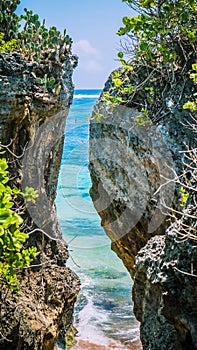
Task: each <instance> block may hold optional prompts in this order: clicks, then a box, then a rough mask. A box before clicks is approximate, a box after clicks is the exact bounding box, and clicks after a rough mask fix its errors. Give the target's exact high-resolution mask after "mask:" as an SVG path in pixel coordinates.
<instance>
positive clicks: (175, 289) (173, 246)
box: [89, 70, 197, 350]
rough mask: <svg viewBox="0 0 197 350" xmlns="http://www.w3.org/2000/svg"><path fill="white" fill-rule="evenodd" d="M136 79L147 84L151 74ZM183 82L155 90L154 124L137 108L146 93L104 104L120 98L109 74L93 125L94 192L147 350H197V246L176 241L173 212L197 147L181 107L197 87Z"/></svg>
mask: <svg viewBox="0 0 197 350" xmlns="http://www.w3.org/2000/svg"><path fill="white" fill-rule="evenodd" d="M133 74H138V77H139V79H138V83H139V86H142V85H143V83H142V84H141V85H140V81H142V82H143V81H146V78H145V77H143V78H142V77H141V75H143V74H144V72H143V71H139V70H138V71H137V73H136V72H135V73H133ZM176 78H177V79H176V84H175V85H174V87H173V89H172V90H170V85H169V88H168V89H167V88H166V86H167V85H165V84H166V82H163V84H164V85H163V86H162V85H160V86H159V87H158V85H157V84H156V85H155V87H156V90H155V91H157V94H158V95H157V96H155V101H156V103H155V105H154V102H153V109H155V111H156V113H155V114H156V115H157V117H156V118H155V119H154V120H151V119H147V118H146V116H145V115H144V114H143V113H141V111H140V108H138V106H140V105H142V102H144V100H145V98H146V96H145V94H146V92H145V90H143V89H141V91H139V92H138V93H136V94H134V99H133V101H131V103H128V104H127V105H126V106H125V105H122V106H121V105H119V106H115V107H114V106H112V105H110V103H108V104H106V103H104V102H103V96H104V94H105V93H106V92H110V93H111V96H113V94H114V95H115V92H114V91H113V86H112V79H111V77H110V78H109V80H108V81H107V83H106V85H105V88H104V90H103V92H102V94H101V96H100V99H99V101H98V102H97V104H96V106H95V108H94V112H93V115H92V120H91V123H90V167H89V168H90V175H91V179H92V188H91V191H90V193H91V197H92V200H93V203H94V206H95V208H96V209H97V211H98V213H99V215H100V217H101V225H102V226H103V228H104V230H105V231H106V233H107V235H108V236H109V237H110V239H111V241H112V249H113V250H114V251H115V252H116V253H117V255H118V256H119V257H120V258H121V259H122V261H123V263H124V264H125V266H126V267H127V269H128V271H129V272H130V274H131V276H132V278H133V280H134V287H133V301H134V312H135V315H136V317H137V319H138V320H139V321H140V322H141V340H142V344H143V348H144V349H145V350H158V349H161V350H166V349H174V350H175V349H177V350H178V349H180V350H181V349H182V350H183V349H184V350H186V349H197V339H196V334H197V310H196V298H197V288H196V278H195V277H194V276H190V275H189V273H190V272H191V263H192V264H193V265H192V266H194V267H195V268H194V270H193V271H194V274H195V269H196V246H195V244H194V243H195V242H194V241H191V240H187V241H185V242H182V243H178V242H177V234H176V227H174V228H173V227H171V228H169V226H170V221H171V220H170V218H169V216H168V215H167V214H168V212H169V208H170V207H174V208H176V209H177V208H179V204H180V198H179V195H178V191H179V190H178V189H177V186H176V183H175V181H174V180H173V179H174V177H175V174H176V173H178V174H180V173H181V172H182V157H183V153H181V151H183V150H185V145H189V147H190V148H192V147H193V148H196V137H195V134H194V133H193V131H192V130H191V128H190V127H187V125H188V122H189V123H190V125H192V124H193V123H196V121H195V118H194V119H192V118H191V115H190V114H189V113H188V112H187V111H184V110H183V108H182V106H183V104H184V102H185V101H186V98H187V96H188V95H189V92H190V91H192V89H193V87H192V85H191V82H190V80H189V79H188V78H186V79H185V77H184V78H183V77H181V75H179V76H178V73H177V77H176ZM140 79H141V80H140ZM156 81H157V79H156V78H154V79H153V84H155V82H156ZM161 82H162V80H161ZM171 88H172V87H171ZM159 94H160V96H159ZM143 99H144V100H143ZM158 111H159V112H160V113H159V114H158ZM178 270H180V271H185V272H187V273H188V274H185V275H184V274H182V273H181V272H180V271H178Z"/></svg>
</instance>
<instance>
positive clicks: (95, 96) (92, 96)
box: [74, 94, 99, 99]
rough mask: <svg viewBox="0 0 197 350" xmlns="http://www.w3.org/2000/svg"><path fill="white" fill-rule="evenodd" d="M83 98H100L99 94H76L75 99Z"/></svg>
mask: <svg viewBox="0 0 197 350" xmlns="http://www.w3.org/2000/svg"><path fill="white" fill-rule="evenodd" d="M82 98H99V95H88V94H75V95H74V99H82Z"/></svg>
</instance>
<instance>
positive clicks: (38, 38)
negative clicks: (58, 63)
mask: <svg viewBox="0 0 197 350" xmlns="http://www.w3.org/2000/svg"><path fill="white" fill-rule="evenodd" d="M24 11H25V15H22V16H21V18H22V19H23V20H24V21H25V24H24V28H23V30H22V32H21V36H20V37H21V43H22V50H23V52H25V53H26V55H27V56H28V55H29V56H30V57H32V58H33V59H34V60H40V59H43V57H44V56H43V54H44V53H45V52H46V51H49V52H50V51H51V52H56V51H57V50H58V48H59V47H61V48H63V50H62V51H66V50H67V52H69V51H70V48H71V44H72V40H71V38H70V37H69V36H68V35H67V34H66V30H64V34H63V35H62V34H61V33H60V31H58V30H57V28H56V27H54V26H53V27H51V28H49V29H48V28H46V27H45V20H44V21H43V23H42V24H41V22H40V19H39V16H38V15H37V14H33V12H32V11H31V10H27V9H26V8H25V9H24ZM62 53H64V52H62Z"/></svg>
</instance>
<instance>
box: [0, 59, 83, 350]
mask: <svg viewBox="0 0 197 350" xmlns="http://www.w3.org/2000/svg"><path fill="white" fill-rule="evenodd" d="M76 64H77V58H76V57H75V56H72V55H69V54H66V55H65V56H64V59H63V60H62V61H61V60H60V59H59V58H58V57H57V55H56V56H55V57H54V58H51V59H50V61H47V59H46V60H44V61H43V62H40V63H39V64H38V63H36V62H33V63H32V62H27V61H25V60H23V59H21V57H20V55H19V54H18V53H13V54H11V55H8V54H2V53H1V54H0V81H1V82H0V140H1V143H2V144H3V145H7V146H8V147H7V148H6V149H7V153H6V156H7V159H8V162H9V167H10V172H11V175H12V182H13V183H15V184H16V185H17V186H21V187H22V189H23V190H24V189H25V187H26V186H29V187H33V188H34V189H35V190H37V192H38V198H37V199H36V202H35V203H33V204H31V205H28V204H26V206H27V211H26V213H25V220H26V223H27V224H28V226H29V227H30V230H36V229H41V230H43V231H45V232H46V234H47V236H46V235H45V234H43V233H41V232H40V231H39V230H37V231H35V232H34V233H32V234H31V235H30V238H29V240H28V244H29V245H32V244H33V245H35V246H37V248H38V250H39V251H40V255H39V256H38V258H37V261H36V262H35V263H34V264H38V266H37V267H34V268H29V269H26V270H25V271H24V272H23V273H22V274H19V276H18V278H19V279H20V281H21V290H20V292H19V294H16V295H11V293H7V294H6V293H3V292H2V294H1V305H0V306H1V310H0V312H1V321H0V332H1V333H0V349H2V350H8V349H9V350H16V349H17V350H28V349H31V350H53V349H56V343H57V339H58V338H59V337H64V333H65V331H66V329H67V328H68V327H69V326H70V324H71V321H72V311H73V305H74V301H75V299H76V296H77V294H78V292H79V280H78V277H77V276H76V275H75V273H74V272H72V271H71V270H70V269H69V268H67V267H65V263H66V260H67V259H68V249H67V245H66V243H65V242H63V241H62V236H61V231H60V228H59V225H58V221H57V217H56V208H55V204H54V199H55V197H56V188H57V181H58V173H59V168H60V163H61V157H62V150H63V142H64V128H65V121H66V117H67V114H68V110H69V106H70V104H71V102H72V97H73V89H74V87H73V84H72V73H73V68H74V67H75V66H76ZM44 76H47V78H48V77H51V76H53V77H54V78H55V80H56V83H55V86H46V84H44V83H43V84H39V83H38V79H37V78H41V79H43V77H44ZM8 149H9V150H8Z"/></svg>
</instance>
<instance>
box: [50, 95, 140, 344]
mask: <svg viewBox="0 0 197 350" xmlns="http://www.w3.org/2000/svg"><path fill="white" fill-rule="evenodd" d="M99 93H100V91H99V90H76V91H75V95H74V101H73V105H72V107H71V110H70V113H69V116H68V118H67V124H66V137H65V144H64V153H63V159H62V165H61V171H60V175H59V183H58V191H57V199H56V205H57V211H58V218H59V222H60V225H61V229H62V233H63V237H64V239H65V240H66V242H67V243H68V245H69V250H70V256H71V257H70V259H69V262H68V264H69V266H70V267H71V268H72V269H73V270H74V271H75V272H76V273H77V274H78V276H79V278H80V279H81V283H82V287H81V292H80V295H79V297H78V302H77V304H76V307H75V314H74V317H75V326H76V328H77V330H78V338H79V339H83V340H87V341H89V342H91V343H95V344H100V345H105V346H107V344H110V343H112V342H114V341H115V342H120V343H122V344H124V345H125V346H128V349H129V344H130V342H131V341H133V340H135V339H138V338H139V330H138V328H139V327H138V323H137V321H136V320H135V318H134V316H133V311H132V301H131V279H130V277H129V274H128V272H127V270H126V268H125V267H124V266H123V264H122V262H121V261H120V259H119V258H118V257H117V256H116V254H115V253H114V252H112V251H111V248H110V241H109V238H108V237H107V236H106V234H105V232H104V231H103V229H102V228H101V226H100V219H99V216H98V214H97V213H96V211H95V209H94V206H93V204H92V202H91V198H90V196H89V189H90V187H91V181H90V176H89V172H88V129H89V126H88V117H89V116H90V115H91V111H92V108H93V105H94V103H95V102H96V100H97V98H98V96H99ZM108 348H109V347H108ZM124 348H125V349H126V347H124Z"/></svg>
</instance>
